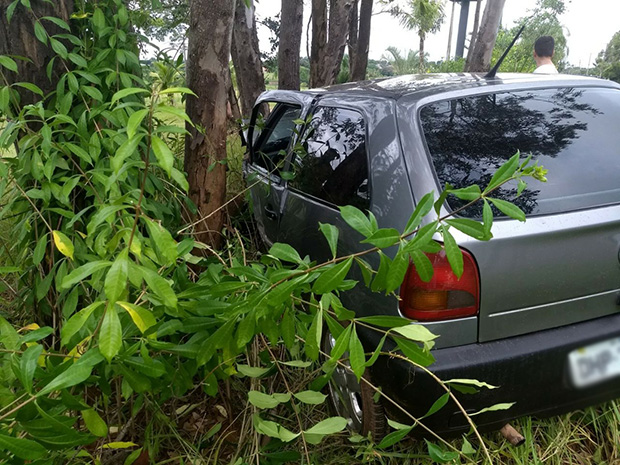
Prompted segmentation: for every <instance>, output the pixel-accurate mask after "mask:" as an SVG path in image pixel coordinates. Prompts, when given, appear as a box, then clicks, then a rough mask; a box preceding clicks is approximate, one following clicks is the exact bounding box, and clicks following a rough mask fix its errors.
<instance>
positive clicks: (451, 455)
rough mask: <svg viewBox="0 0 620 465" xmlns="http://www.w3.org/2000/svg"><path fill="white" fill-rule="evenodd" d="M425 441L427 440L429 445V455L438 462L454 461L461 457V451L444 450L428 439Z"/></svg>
mask: <svg viewBox="0 0 620 465" xmlns="http://www.w3.org/2000/svg"><path fill="white" fill-rule="evenodd" d="M424 441H426V445H427V447H428V455H429V456H430V458H431V459H432V460H434V461H435V462H437V463H446V462H452V461H454V460H456V459H458V458H459V453H458V452H456V451H447V450H443V449H442V448H440V447H439V446H437V445H435V444H433V443H432V442H429V441H428V440H426V439H425V440H424Z"/></svg>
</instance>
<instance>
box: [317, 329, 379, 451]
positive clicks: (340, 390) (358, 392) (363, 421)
mask: <svg viewBox="0 0 620 465" xmlns="http://www.w3.org/2000/svg"><path fill="white" fill-rule="evenodd" d="M334 343H335V340H334V338H333V337H332V335H331V333H330V332H329V331H328V330H327V329H326V330H325V331H323V337H322V341H321V345H322V351H323V352H324V353H326V354H329V353H330V352H331V349H332V347H333V346H334ZM343 358H345V359H346V358H347V353H345V354H344V356H343ZM343 363H344V365H346V366H342V365H341V364H338V365H337V366H336V368H335V369H334V372H333V374H332V377H331V379H330V381H329V384H328V393H329V401H330V405H331V407H332V409H333V410H334V411H335V413H336V414H337V415H338V416H341V417H343V418H346V420H347V422H348V425H347V426H348V429H349V430H350V431H351V432H353V433H357V434H361V435H362V436H364V437H367V436H368V434H370V435H371V437H372V439H373V441H380V440H381V439H382V438H383V437H384V436H385V435H386V434H387V429H388V427H387V418H386V416H385V409H384V408H383V405H382V403H381V399H378V400H377V402H375V400H374V399H373V397H374V395H375V390H374V389H373V388H372V387H371V386H370V385H369V384H368V383H372V380H371V378H370V372H369V370H366V371H365V372H364V375H363V378H364V379H365V380H366V381H367V382H365V381H364V380H361V381H360V382H358V381H357V378H356V376H355V375H354V374H353V372H352V371H351V369H350V368H348V362H343Z"/></svg>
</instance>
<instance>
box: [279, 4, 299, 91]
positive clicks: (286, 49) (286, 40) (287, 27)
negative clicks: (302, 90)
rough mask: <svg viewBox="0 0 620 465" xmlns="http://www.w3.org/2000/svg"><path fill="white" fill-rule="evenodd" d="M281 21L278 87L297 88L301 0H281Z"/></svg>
mask: <svg viewBox="0 0 620 465" xmlns="http://www.w3.org/2000/svg"><path fill="white" fill-rule="evenodd" d="M281 15H282V22H281V25H280V37H279V39H280V40H279V48H278V87H279V88H280V89H294V90H299V87H300V68H299V66H300V63H299V60H300V58H299V53H300V47H301V33H302V30H303V20H304V2H303V0H282V10H281Z"/></svg>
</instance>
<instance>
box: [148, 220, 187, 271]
mask: <svg viewBox="0 0 620 465" xmlns="http://www.w3.org/2000/svg"><path fill="white" fill-rule="evenodd" d="M145 221H146V227H147V228H148V230H149V236H150V237H151V239H152V241H153V244H154V245H155V250H156V251H157V255H158V256H159V258H160V260H161V264H162V265H172V264H173V263H174V262H175V261H176V259H177V258H178V257H179V251H178V249H177V243H176V241H175V240H174V239H173V238H172V235H171V234H170V232H169V231H168V230H167V229H166V228H164V227H163V226H162V225H161V224H159V223H156V222H155V221H152V220H150V219H146V220H145Z"/></svg>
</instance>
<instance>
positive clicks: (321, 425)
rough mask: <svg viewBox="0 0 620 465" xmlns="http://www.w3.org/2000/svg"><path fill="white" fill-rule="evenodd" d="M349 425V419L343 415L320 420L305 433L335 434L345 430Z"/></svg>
mask: <svg viewBox="0 0 620 465" xmlns="http://www.w3.org/2000/svg"><path fill="white" fill-rule="evenodd" d="M346 426H347V420H346V419H344V418H342V417H330V418H327V419H325V420H323V421H320V422H318V423H317V424H316V425H314V426H313V427H312V428H310V429H309V430H306V431H305V432H304V435H306V436H307V435H309V434H318V435H322V436H325V435H327V434H335V433H339V432H340V431H342V430H344V429H345V428H346Z"/></svg>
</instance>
